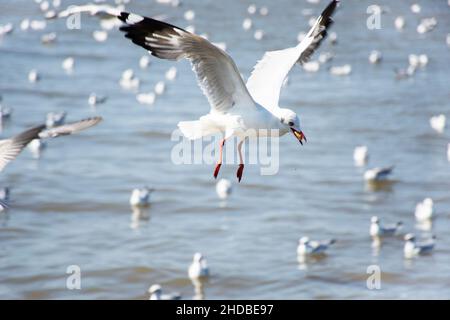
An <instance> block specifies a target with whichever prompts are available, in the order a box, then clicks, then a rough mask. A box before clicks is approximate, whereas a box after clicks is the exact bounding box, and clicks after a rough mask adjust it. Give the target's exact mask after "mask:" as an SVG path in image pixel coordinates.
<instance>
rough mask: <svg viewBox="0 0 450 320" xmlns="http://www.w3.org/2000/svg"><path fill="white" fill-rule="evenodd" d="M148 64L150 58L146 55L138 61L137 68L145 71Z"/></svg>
mask: <svg viewBox="0 0 450 320" xmlns="http://www.w3.org/2000/svg"><path fill="white" fill-rule="evenodd" d="M149 64H150V57H149V56H148V55H145V56H142V57H141V58H140V59H139V67H141V69H146V68H147V67H148V65H149Z"/></svg>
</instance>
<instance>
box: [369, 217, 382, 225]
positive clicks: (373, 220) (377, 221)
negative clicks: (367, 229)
mask: <svg viewBox="0 0 450 320" xmlns="http://www.w3.org/2000/svg"><path fill="white" fill-rule="evenodd" d="M370 221H371V222H372V223H379V222H380V219H378V217H377V216H373V217H372V218H371V219H370Z"/></svg>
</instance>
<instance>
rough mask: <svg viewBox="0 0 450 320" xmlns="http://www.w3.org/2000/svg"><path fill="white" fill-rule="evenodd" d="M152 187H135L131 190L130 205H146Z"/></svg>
mask: <svg viewBox="0 0 450 320" xmlns="http://www.w3.org/2000/svg"><path fill="white" fill-rule="evenodd" d="M152 192H153V189H150V188H148V187H144V188H136V189H134V190H133V191H132V192H131V197H130V205H131V206H132V207H148V206H149V205H150V195H151V193H152Z"/></svg>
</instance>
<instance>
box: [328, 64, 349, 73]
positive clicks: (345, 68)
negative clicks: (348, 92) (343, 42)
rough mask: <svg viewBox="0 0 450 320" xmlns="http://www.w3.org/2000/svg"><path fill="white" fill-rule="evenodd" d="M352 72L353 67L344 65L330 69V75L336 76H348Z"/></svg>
mask: <svg viewBox="0 0 450 320" xmlns="http://www.w3.org/2000/svg"><path fill="white" fill-rule="evenodd" d="M351 72H352V66H351V65H349V64H344V65H342V66H333V67H331V68H330V73H331V74H332V75H335V76H348V75H349V74H350V73H351Z"/></svg>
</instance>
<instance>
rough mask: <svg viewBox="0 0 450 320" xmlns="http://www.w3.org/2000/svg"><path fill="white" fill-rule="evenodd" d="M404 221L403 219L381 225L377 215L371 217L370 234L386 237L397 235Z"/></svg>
mask: <svg viewBox="0 0 450 320" xmlns="http://www.w3.org/2000/svg"><path fill="white" fill-rule="evenodd" d="M402 225H403V223H402V222H401V221H399V222H397V223H395V224H386V225H381V223H380V219H379V218H378V217H377V216H373V217H372V218H371V219H370V235H371V236H372V237H386V236H393V235H395V234H396V233H397V232H398V231H399V230H400V228H401V227H402Z"/></svg>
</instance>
